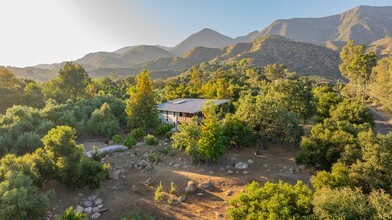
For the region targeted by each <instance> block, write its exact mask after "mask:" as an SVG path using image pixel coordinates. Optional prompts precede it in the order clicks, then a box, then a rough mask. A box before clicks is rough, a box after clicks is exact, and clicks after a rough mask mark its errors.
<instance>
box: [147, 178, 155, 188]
mask: <svg viewBox="0 0 392 220" xmlns="http://www.w3.org/2000/svg"><path fill="white" fill-rule="evenodd" d="M146 184H147V185H149V186H151V185H153V184H154V180H152V179H151V178H148V179H147V180H146Z"/></svg>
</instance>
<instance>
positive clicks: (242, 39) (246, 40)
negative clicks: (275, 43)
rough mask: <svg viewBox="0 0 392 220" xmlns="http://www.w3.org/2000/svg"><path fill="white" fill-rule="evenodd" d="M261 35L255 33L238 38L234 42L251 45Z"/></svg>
mask: <svg viewBox="0 0 392 220" xmlns="http://www.w3.org/2000/svg"><path fill="white" fill-rule="evenodd" d="M259 33H260V32H259V31H253V32H250V33H249V34H247V35H244V36H239V37H236V38H235V39H234V40H235V42H236V43H250V42H252V41H253V40H255V38H256V37H257V36H258V35H259Z"/></svg>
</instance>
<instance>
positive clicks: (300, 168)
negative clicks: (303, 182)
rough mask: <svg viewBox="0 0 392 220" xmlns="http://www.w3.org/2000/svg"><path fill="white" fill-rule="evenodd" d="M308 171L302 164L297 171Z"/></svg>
mask: <svg viewBox="0 0 392 220" xmlns="http://www.w3.org/2000/svg"><path fill="white" fill-rule="evenodd" d="M305 170H306V166H305V165H304V164H301V165H299V166H298V168H297V171H298V172H300V173H302V172H304V171H305Z"/></svg>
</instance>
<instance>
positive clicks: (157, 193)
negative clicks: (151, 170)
mask: <svg viewBox="0 0 392 220" xmlns="http://www.w3.org/2000/svg"><path fill="white" fill-rule="evenodd" d="M162 199H163V186H162V182H160V183H159V186H158V187H157V190H155V195H154V202H156V203H159V202H160V201H161V200H162Z"/></svg>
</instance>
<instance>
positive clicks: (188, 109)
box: [157, 98, 229, 114]
mask: <svg viewBox="0 0 392 220" xmlns="http://www.w3.org/2000/svg"><path fill="white" fill-rule="evenodd" d="M209 101H213V102H214V103H215V105H222V104H225V103H228V102H229V100H227V99H191V98H181V99H175V100H172V101H169V102H165V103H162V104H159V105H157V109H158V111H169V112H184V113H191V114H194V113H198V112H200V111H201V108H202V107H204V106H205V104H206V102H209Z"/></svg>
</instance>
